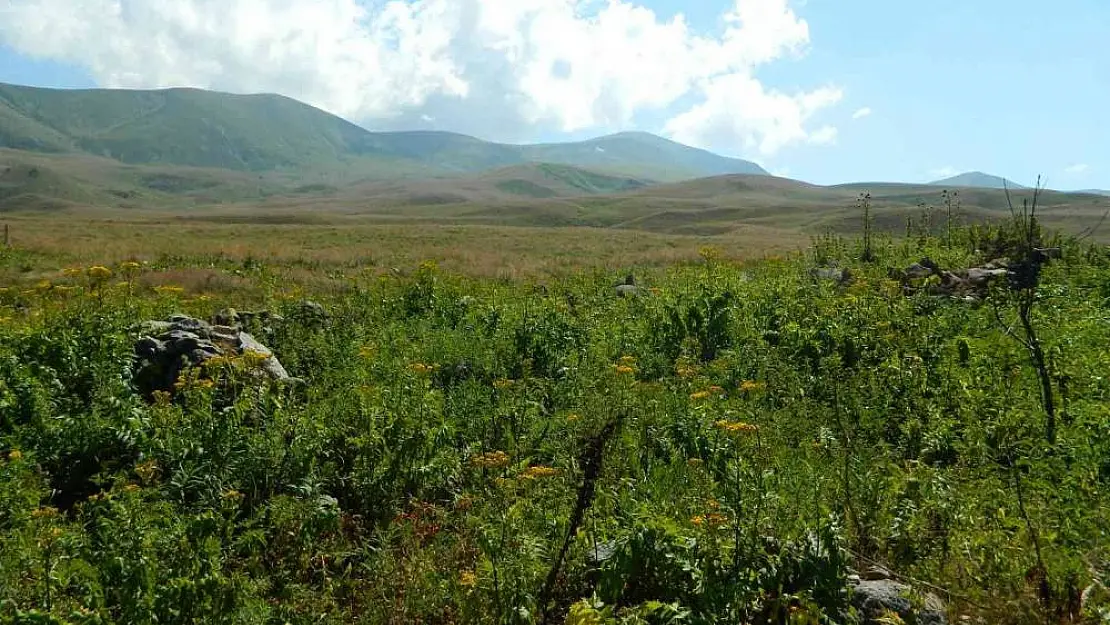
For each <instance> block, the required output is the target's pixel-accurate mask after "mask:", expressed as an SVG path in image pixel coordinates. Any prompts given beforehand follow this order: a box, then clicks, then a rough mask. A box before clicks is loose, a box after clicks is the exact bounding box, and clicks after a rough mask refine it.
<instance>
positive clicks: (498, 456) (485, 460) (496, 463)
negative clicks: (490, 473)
mask: <svg viewBox="0 0 1110 625" xmlns="http://www.w3.org/2000/svg"><path fill="white" fill-rule="evenodd" d="M470 464H472V465H474V466H476V467H481V468H483V469H500V468H501V467H505V466H508V464H509V454H507V453H505V452H503V451H487V452H486V453H484V454H481V455H478V456H474V457H473V458H471V459H470Z"/></svg>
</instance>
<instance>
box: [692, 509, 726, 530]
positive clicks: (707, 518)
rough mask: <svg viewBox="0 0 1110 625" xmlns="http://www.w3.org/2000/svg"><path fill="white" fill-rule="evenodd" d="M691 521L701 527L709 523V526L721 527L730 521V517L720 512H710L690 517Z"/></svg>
mask: <svg viewBox="0 0 1110 625" xmlns="http://www.w3.org/2000/svg"><path fill="white" fill-rule="evenodd" d="M690 522H691V523H693V524H694V525H697V526H699V527H701V526H702V525H708V526H709V527H720V526H722V525H724V524H726V523H728V517H726V516H725V515H723V514H720V513H718V512H710V513H709V514H699V515H697V516H695V517H692V518H691V519H690Z"/></svg>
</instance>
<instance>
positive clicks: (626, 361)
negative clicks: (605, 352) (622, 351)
mask: <svg viewBox="0 0 1110 625" xmlns="http://www.w3.org/2000/svg"><path fill="white" fill-rule="evenodd" d="M621 364H622V365H634V364H636V357H635V356H621Z"/></svg>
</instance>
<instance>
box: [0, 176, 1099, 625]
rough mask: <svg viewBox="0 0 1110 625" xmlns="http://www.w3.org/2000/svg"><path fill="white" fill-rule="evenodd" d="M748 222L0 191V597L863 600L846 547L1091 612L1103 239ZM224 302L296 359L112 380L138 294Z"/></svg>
mask: <svg viewBox="0 0 1110 625" xmlns="http://www.w3.org/2000/svg"><path fill="white" fill-rule="evenodd" d="M720 184H726V185H733V186H731V187H729V188H732V189H733V190H734V191H735V192H740V193H745V194H748V197H753V195H752V194H753V193H757V192H758V193H768V194H770V192H769V191H766V190H765V189H762V190H761V188H758V187H755V188H753V187H752V186H751V184H752V183H751V182H749V181H744V180H732V181H723V182H720ZM741 184H744V185H749V186H748V187H746V188H742V187H741ZM762 184H777V185H784V184H786V183H782V182H775V181H764V182H763V183H762ZM791 188H792V187H788V188H786V189H785V190H784V191H783V193H784V194H789V193H791V192H792V191H791ZM797 192H798V193H804V189H803V190H801V191H797ZM707 193H712V194H713V196H714V197H719V196H721V195H722V193H723V192H722V191H719V190H718V191H713V190H709V191H707ZM841 193H843V197H845V198H852V197H854V196H855V195H856V193H858V192H857V191H856V189H844V190H842V191H841ZM631 197H641V199H642V200H643V201H644V202H645V203H646V202H647V200H646V199H644V198H643V196H631ZM990 197H994V196H990ZM794 199H795V200H796V199H798V198H794ZM686 200H687V201H691V202H697V201H699V200H698V199H697V198H696V197H688V198H686ZM629 201H631V200H629ZM1050 205H1051V204H1050ZM609 210H611V211H613V212H612V214H613V215H614V217H613V218H614V219H616V218H626V217H628V214H626V213H624V212H622V211H625V210H631V209H629V208H627V207H622V206H615V207H612V208H610V209H609ZM651 210H654V209H650V208H649V209H647V211H646V212H649V214H650V215H655V217H654V218H655V219H660V217H659V215H660V213H659V212H658V211H656V212H650V211H651ZM691 210H695V209H691ZM766 210H767V211H768V212H767V213H766V214H765V217H766V218H768V219H769V220H770V221H772V222H775V223H777V221H776V220H774V219H771V218H773V217H774V208H773V207H767V208H766ZM761 214H762V213H761ZM263 216H264V217H266V218H269V219H271V220H272V221H273V223H261V222H262V221H263V220H262V219H261V217H263ZM645 218H646V217H645ZM763 218H764V217H758V218H753V219H752V220H751V223H749V222H747V221H744V220H739V221H738V222H734V223H732V225H731V227H730V228H728V229H727V230H726V231H725V232H724V233H722V234H716V235H712V236H694V235H677V234H662V233H660V232H652V231H650V230H652V229H654V226H653V227H652V228H645V229H636V226H635V224H628V223H623V224H614V226H615V227H608V228H582V227H549V228H536V227H508V226H490V225H481V224H469V225H459V224H450V223H437V222H435V221H434V220H433V219H432V218H431V217H426V218H425V219H426V221H425V222H423V223H422V222H421V221H420V220H418V219H410V220H409V221H408V222H406V223H392V224H387V223H381V220H382V217H381V216H379V217H377V218H376V219H377V221H368V219H369V218H368V217H366V216H365V215H359V214H344V213H343V212H341V211H334V210H333V211H319V212H314V211H303V210H302V211H301V212H299V213H296V212H294V211H292V210H289V211H287V212H283V211H281V210H276V209H273V207H271V210H270V211H269V212H263V213H260V214H259V213H255V214H251V213H250V212H249V211H244V210H240V209H235V210H227V209H220V208H211V209H205V210H199V211H196V212H189V213H187V214H170V213H151V212H134V211H132V212H128V211H126V210H123V211H121V210H119V209H112V210H107V211H103V212H100V213H93V214H90V213H88V212H81V211H75V210H68V209H67V210H62V211H60V212H56V213H53V214H43V213H41V212H40V213H36V212H29V213H28V212H24V213H19V214H14V215H13V214H9V215H6V216H5V218H4V221H5V223H7V224H8V225H9V226H10V234H11V243H12V245H11V246H10V247H7V248H4V249H2V250H0V536H2V538H0V622H3V623H21V624H22V623H72V624H92V623H181V624H184V623H195V622H205V623H244V624H247V623H274V624H275V625H281V624H284V623H294V624H305V625H307V624H308V623H336V624H339V623H416V622H421V623H489V622H493V623H568V624H571V625H582V624H586V623H589V624H605V625H612V624H617V623H622V624H634V623H635V624H647V623H650V624H661V623H692V624H699V625H700V624H706V625H708V624H709V623H719V622H737V623H783V624H785V623H791V624H816V623H854V622H867V623H879V622H883V623H897V622H899V620H895V619H896V618H897V619H901V617H897V616H891V615H890V614H886V615H882V614H879V615H871V616H870V617H867V616H866V615H865V614H863V613H862V612H861V611H860V610H859V609H858V608H857V607H853V599H852V595H851V592H852V591H851V590H850V588H852V585H851V584H850V583H849V575H851V574H853V572H854V571H855V572H858V571H864V570H867V569H868V568H869V567H871V566H872V565H873V564H875V563H879V564H881V565H882V566H883V567H886V568H887V569H889V570H890V571H893V572H894V574H895V575H897V576H898V579H901V580H914V583H913V584H911V586H913V587H914V588H915V590H914V592H915V593H918V594H915V595H914V597H916V598H915V599H914V600H915V601H917V602H918V603H919V604H920V601H921V600H922V597H923V595H922V594H920V593H924V592H930V593H932V594H934V595H936V596H937V598H939V599H941V600H943V602H944V603H945V605H946V607H945V608H944V610H943V611H944V612H945V613H946V616H947V618H948V619H949V622H971V623H1003V624H1011V623H1012V624H1024V623H1044V622H1058V623H1099V622H1106V619H1107V618H1108V616H1107V615H1110V593H1108V592H1107V590H1106V588H1107V585H1108V584H1110V551H1107V544H1108V543H1107V540H1106V536H1107V534H1108V532H1110V499H1108V495H1107V493H1110V490H1108V489H1107V487H1106V486H1107V480H1108V479H1110V478H1108V475H1110V473H1108V469H1107V461H1106V458H1107V457H1110V430H1108V429H1107V423H1108V422H1110V412H1108V409H1107V406H1110V385H1108V383H1107V379H1106V377H1105V375H1104V371H1105V370H1106V368H1107V367H1108V366H1110V360H1108V354H1107V351H1106V349H1105V346H1106V344H1107V342H1108V341H1110V323H1108V319H1110V255H1108V253H1107V250H1106V248H1105V246H1101V245H1093V244H1092V240H1090V239H1088V240H1085V241H1082V242H1075V241H1067V240H1065V241H1063V242H1062V254H1061V255H1062V258H1061V259H1059V260H1056V261H1052V262H1050V263H1049V264H1047V265H1043V266H1042V265H1041V264H1037V265H1036V267H1037V268H1038V269H1039V270H1040V272H1039V273H1037V274H1036V275H1037V278H1036V280H1035V281H1034V282H1033V283H1032V286H1029V285H1028V284H1029V283H1028V282H1020V283H1015V282H1014V281H1012V280H1011V281H1007V280H1002V281H1001V282H998V283H996V284H995V285H994V287H993V288H992V289H991V290H990V291H989V292H988V293H987V294H986V295H985V296H984V299H983V300H982V301H979V302H967V301H963V300H959V299H951V298H938V297H934V296H932V295H930V294H929V289H930V288H932V286H935V283H936V280H935V279H923V280H922V281H920V282H907V283H906V285H903V284H901V283H899V282H898V281H896V280H894V279H892V278H891V277H890V276H891V275H893V274H891V270H892V269H897V268H902V267H906V266H907V265H908V264H909V263H911V262H913V261H915V260H918V259H920V258H921V257H922V256H926V255H928V256H930V257H931V258H933V259H934V260H935V261H936V262H937V263H939V264H940V265H941V266H942V267H945V268H951V269H959V268H966V267H969V266H973V265H975V264H977V263H983V262H985V261H988V260H992V258H994V257H996V256H1009V257H1010V258H1011V260H1012V261H1013V260H1020V259H1026V258H1034V256H1032V254H1033V252H1032V250H1031V248H1030V247H1028V246H1027V245H1026V244H1025V243H1022V242H1021V241H1020V240H1018V239H1017V238H1016V234H1015V231H1014V230H1012V229H1007V228H1001V227H987V228H959V229H957V230H956V231H955V233H954V236H953V238H952V239H951V240H948V239H946V238H945V237H947V235H948V232H947V230H946V229H943V228H941V229H938V230H937V231H936V232H937V233H938V234H931V233H929V232H926V231H921V232H918V233H916V234H914V236H911V237H908V238H904V239H892V238H890V237H887V236H877V237H876V241H875V244H874V258H873V259H872V260H871V261H870V262H861V261H860V260H859V259H860V256H861V249H860V247H859V245H860V244H859V242H858V241H856V240H855V239H854V238H847V239H845V238H840V237H837V236H835V235H833V236H821V237H818V238H815V239H811V238H810V237H809V236H808V234H806V232H805V231H804V230H789V229H783V228H779V227H771V226H767V225H759V222H760V220H762V219H763ZM729 219H731V216H729V215H718V216H716V217H713V218H711V219H707V220H706V223H724V222H726V221H728V220H729ZM679 223H681V222H679ZM822 223H825V224H826V225H827V224H828V223H829V222H828V221H827V220H824V221H823V222H822ZM658 229H660V230H663V229H664V228H658ZM669 229H674V230H681V229H682V228H681V227H678V226H672V227H669ZM1036 243H1037V245H1053V244H1054V242H1053V241H1052V240H1051V239H1049V238H1045V239H1043V240H1042V239H1038V240H1036ZM834 260H835V261H836V262H838V263H839V264H840V265H841V266H845V267H849V268H850V269H851V271H852V273H853V275H854V279H853V280H852V281H851V282H850V283H847V284H843V285H838V284H836V283H834V282H830V281H823V280H822V281H817V280H814V279H813V278H812V277H811V275H810V272H809V269H810V268H812V267H813V266H814V264H815V263H817V262H818V261H821V262H828V261H834ZM1022 262H1024V261H1022ZM1036 262H1037V263H1040V262H1041V261H1036ZM1013 266H1014V267H1020V266H1025V265H1020V264H1015V265H1013ZM1014 271H1015V273H1013V274H1012V275H1019V274H1018V273H1016V272H1018V269H1015V270H1014ZM628 272H632V273H634V274H635V275H636V276H637V278H638V282H639V284H641V285H642V289H643V290H642V293H641V295H640V296H638V297H629V298H623V297H618V296H617V295H616V293H615V291H614V284H615V283H616V282H618V281H620V280H621V279H623V277H624V275H625V274H626V273H628ZM1020 275H1027V274H1024V273H1022V274H1020ZM1023 285H1024V286H1023ZM904 286H906V287H913V288H911V289H909V290H908V291H907V290H906V289H905V288H904ZM1027 297H1031V298H1032V299H1026V298H1027ZM304 298H309V299H312V300H315V301H317V302H319V303H320V304H321V305H322V306H323V307H324V309H325V310H326V311H327V317H326V318H324V319H321V318H318V317H312V318H306V317H303V316H302V313H300V312H298V311H301V310H303V309H302V308H301V307H300V306H301V305H300V302H301V300H302V299H304ZM1023 301H1032V302H1035V304H1034V309H1033V314H1032V316H1031V317H1030V318H1029V319H1030V324H1031V325H1030V327H1031V328H1033V330H1034V331H1035V332H1036V333H1037V344H1038V346H1039V348H1040V349H1041V350H1042V352H1043V354H1044V355H1046V356H1045V362H1044V363H1043V369H1041V368H1038V366H1035V364H1034V362H1033V360H1031V351H1030V350H1029V349H1028V348H1027V345H1023V344H1022V343H1020V342H1018V341H1016V340H1014V337H1017V338H1019V339H1022V340H1026V341H1028V340H1029V335H1028V334H1027V333H1026V332H1027V331H1026V330H1024V329H1023V327H1024V326H1022V325H1021V323H1020V322H1019V321H1020V319H1019V317H1017V316H1016V314H1015V311H1018V310H1020V305H1021V302H1023ZM225 307H233V308H236V309H238V310H244V309H250V310H258V309H266V310H270V311H273V312H275V313H279V314H280V315H281V316H282V317H283V320H277V321H273V322H269V323H267V324H266V325H265V326H258V327H253V326H252V331H254V332H255V333H256V334H257V336H258V338H259V339H261V340H263V341H264V342H265V343H266V344H267V345H268V346H269V347H270V348H271V349H273V351H274V353H275V355H276V356H277V357H278V358H280V360H281V361H282V363H283V364H284V365H285V367H286V368H287V369H288V370H289V372H290V373H291V374H292V375H294V376H297V377H298V378H300V379H301V380H302V383H301V384H299V385H292V386H290V385H284V384H276V383H272V382H269V381H267V380H266V379H264V378H260V377H259V376H258V375H256V374H255V367H257V366H258V364H259V361H258V359H257V358H256V357H255V356H252V355H251V354H250V353H247V354H245V355H242V356H234V355H233V356H228V357H221V358H220V359H217V360H213V361H211V364H205V365H203V366H199V367H196V368H193V369H187V370H186V374H184V375H182V376H181V377H180V378H178V380H177V382H178V383H177V384H176V385H175V386H174V388H173V389H172V391H167V392H165V393H163V394H154V395H151V396H147V395H145V394H144V393H142V392H140V391H139V389H138V387H137V385H138V384H139V379H138V378H137V377H136V374H135V373H134V369H133V362H134V361H133V354H134V353H135V352H134V348H133V343H134V341H135V339H136V337H137V331H136V327H137V325H138V324H140V323H141V322H143V321H145V320H152V319H163V318H166V317H167V316H169V315H171V314H173V313H186V314H190V315H194V316H197V317H203V318H207V317H210V316H211V315H213V314H214V313H216V312H217V311H219V310H220V309H222V308H225ZM1042 370H1043V371H1044V372H1045V373H1046V375H1047V378H1046V379H1047V380H1048V385H1049V386H1048V389H1049V390H1048V393H1049V396H1050V397H1051V398H1052V399H1053V400H1054V402H1055V404H1054V405H1055V408H1053V409H1052V412H1051V414H1050V413H1049V411H1048V409H1047V408H1046V404H1045V395H1043V394H1042V391H1041V388H1042V387H1041V386H1040V385H1039V381H1040V380H1041V379H1042V378H1041V377H1040V373H1041V372H1042ZM868 619H870V620H868ZM910 620H912V619H910Z"/></svg>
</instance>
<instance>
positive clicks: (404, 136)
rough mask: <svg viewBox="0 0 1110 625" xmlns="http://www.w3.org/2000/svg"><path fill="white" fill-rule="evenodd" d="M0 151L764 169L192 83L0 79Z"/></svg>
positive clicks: (609, 170) (649, 175) (622, 138)
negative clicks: (431, 125) (386, 124)
mask: <svg viewBox="0 0 1110 625" xmlns="http://www.w3.org/2000/svg"><path fill="white" fill-rule="evenodd" d="M0 148H10V149H20V150H28V151H32V152H41V153H83V154H90V155H94V156H103V157H108V158H111V159H114V160H117V161H120V162H123V163H128V164H135V165H139V164H170V165H182V166H190V167H215V168H221V169H229V170H236V171H246V172H271V171H283V170H284V171H289V170H298V171H314V170H319V169H331V170H334V169H344V170H349V171H350V174H351V175H352V176H354V177H360V176H361V177H375V176H379V177H396V176H404V175H418V176H430V175H452V174H460V173H474V172H479V171H485V170H490V169H496V168H500V167H507V166H511V165H520V164H525V163H530V162H531V163H535V162H548V163H554V164H561V165H568V166H573V167H579V168H587V169H597V170H598V171H599V173H602V174H604V175H613V176H624V177H631V178H637V179H650V180H655V181H660V182H676V181H680V180H689V179H694V178H699V177H704V176H712V175H721V174H728V173H746V174H761V175H765V174H767V172H766V171H765V170H763V169H762V168H761V167H760V166H759V165H757V164H755V163H752V162H750V161H745V160H742V159H735V158H729V157H725V156H720V155H717V154H714V153H712V152H708V151H706V150H701V149H699V148H694V147H691V146H686V145H683V144H680V143H676V142H674V141H670V140H668V139H665V138H663V137H658V136H656V135H651V134H648V133H629V132H626V133H617V134H613V135H606V136H602V137H596V138H593V139H588V140H585V141H578V142H566V143H543V144H527V145H511V144H503V143H495V142H490V141H484V140H482V139H479V138H476V137H471V136H469V135H464V134H459V133H453V132H446V131H434V130H414V131H388V132H374V131H370V130H367V129H366V128H363V127H362V126H359V125H357V124H354V123H352V122H350V121H347V120H345V119H343V118H341V117H338V116H336V115H332V114H330V113H327V112H326V111H323V110H320V109H318V108H315V107H312V106H310V105H308V104H305V103H303V102H300V101H298V100H295V99H293V98H289V97H287V96H281V95H276V94H265V93H263V94H247V95H243V94H230V93H223V92H218V91H209V90H204V89H195V88H170V89H157V90H138V89H135V90H123V89H72V90H71V89H49V88H42V87H25V86H20V85H12V84H6V83H0Z"/></svg>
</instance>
